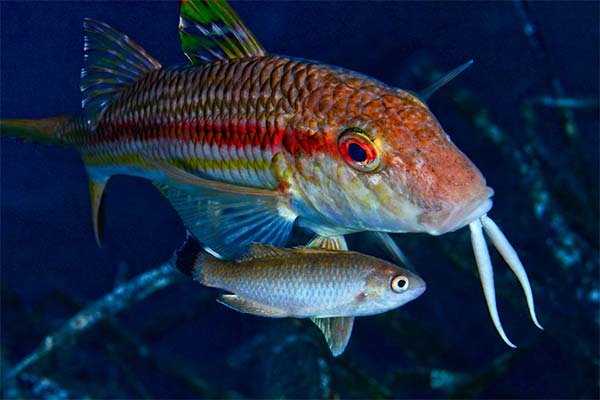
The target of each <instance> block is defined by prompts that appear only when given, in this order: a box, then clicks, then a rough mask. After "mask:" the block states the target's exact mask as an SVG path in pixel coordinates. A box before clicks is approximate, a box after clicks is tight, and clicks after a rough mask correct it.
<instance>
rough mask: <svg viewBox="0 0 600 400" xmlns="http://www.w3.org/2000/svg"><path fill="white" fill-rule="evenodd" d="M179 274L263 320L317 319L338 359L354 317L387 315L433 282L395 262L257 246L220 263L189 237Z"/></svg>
mask: <svg viewBox="0 0 600 400" xmlns="http://www.w3.org/2000/svg"><path fill="white" fill-rule="evenodd" d="M177 268H178V269H179V270H180V271H182V272H184V273H185V274H187V275H190V276H192V277H193V278H194V280H196V281H198V282H200V283H201V284H203V285H205V286H210V287H215V288H219V289H223V290H226V291H228V292H231V293H233V294H224V295H221V296H220V297H219V300H218V301H219V302H220V303H222V304H224V305H226V306H228V307H231V308H233V309H234V310H236V311H239V312H243V313H248V314H254V315H260V316H263V317H273V318H282V317H295V318H310V319H311V320H312V321H313V322H314V323H315V324H316V325H317V326H318V327H319V328H320V329H321V331H322V332H323V334H324V335H325V339H326V341H327V344H328V345H329V348H330V349H331V352H332V353H333V355H334V356H338V355H340V354H341V353H342V352H343V351H344V349H345V348H346V345H347V344H348V340H349V339H350V335H351V333H352V326H353V323H354V317H358V316H365V315H373V314H379V313H382V312H385V311H388V310H392V309H394V308H397V307H400V306H402V305H404V304H406V303H408V302H409V301H411V300H413V299H416V298H417V297H419V296H420V295H421V294H422V293H423V292H424V291H425V282H424V281H423V279H421V278H420V277H419V276H417V275H415V274H414V273H412V272H410V271H408V270H405V269H403V268H400V267H397V266H396V265H394V264H391V263H389V262H387V261H384V260H381V259H378V258H375V257H371V256H367V255H364V254H361V253H357V252H352V251H340V250H328V249H322V248H311V247H296V248H292V249H286V248H279V247H273V246H266V245H262V244H256V243H255V244H252V245H250V248H249V253H248V254H247V255H246V256H245V257H244V258H242V259H240V260H238V261H225V260H220V259H218V258H216V257H214V256H212V255H210V254H209V253H207V252H206V251H204V250H203V249H202V248H201V246H200V244H199V243H198V242H197V241H196V239H194V238H193V237H191V236H189V237H188V239H187V241H186V242H185V244H184V245H183V246H182V248H181V249H180V250H179V251H178V253H177Z"/></svg>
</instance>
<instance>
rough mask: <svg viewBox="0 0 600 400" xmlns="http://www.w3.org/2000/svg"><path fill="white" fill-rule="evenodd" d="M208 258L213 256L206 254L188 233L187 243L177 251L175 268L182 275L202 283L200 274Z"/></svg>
mask: <svg viewBox="0 0 600 400" xmlns="http://www.w3.org/2000/svg"><path fill="white" fill-rule="evenodd" d="M207 257H211V255H210V254H208V253H207V252H205V251H204V249H203V248H202V246H201V245H200V243H199V242H198V240H196V238H194V237H193V236H192V235H191V234H190V233H189V232H188V234H187V237H186V239H185V241H184V242H183V244H182V245H181V247H180V248H179V250H177V253H176V261H175V266H176V267H177V269H178V270H179V271H180V272H181V273H182V274H184V275H187V276H189V277H191V278H193V279H194V280H196V281H201V276H200V274H201V273H202V267H203V265H204V263H205V259H206V258H207Z"/></svg>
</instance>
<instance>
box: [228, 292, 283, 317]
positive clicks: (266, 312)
mask: <svg viewBox="0 0 600 400" xmlns="http://www.w3.org/2000/svg"><path fill="white" fill-rule="evenodd" d="M217 301H218V302H219V303H221V304H223V305H225V306H227V307H229V308H231V309H233V310H235V311H238V312H241V313H245V314H252V315H258V316H260V317H270V318H283V317H287V316H288V313H286V312H284V311H282V310H279V309H277V308H275V307H271V306H269V305H266V304H261V303H258V302H256V301H254V300H250V299H246V298H244V297H241V296H238V295H237V294H224V295H221V296H219V298H218V299H217Z"/></svg>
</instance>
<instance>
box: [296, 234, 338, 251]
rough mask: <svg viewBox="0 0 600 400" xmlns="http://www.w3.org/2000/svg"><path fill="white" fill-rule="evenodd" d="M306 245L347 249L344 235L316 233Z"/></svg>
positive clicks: (329, 248) (330, 248) (328, 248)
mask: <svg viewBox="0 0 600 400" xmlns="http://www.w3.org/2000/svg"><path fill="white" fill-rule="evenodd" d="M306 247H316V248H322V249H327V250H348V245H347V244H346V239H344V236H342V235H340V236H321V235H316V236H315V237H313V238H312V239H311V241H310V242H308V244H307V245H306Z"/></svg>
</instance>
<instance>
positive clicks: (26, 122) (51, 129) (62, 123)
mask: <svg viewBox="0 0 600 400" xmlns="http://www.w3.org/2000/svg"><path fill="white" fill-rule="evenodd" d="M70 119H71V116H70V115H58V116H55V117H48V118H41V119H4V120H0V136H2V137H14V138H18V139H23V140H26V141H31V142H38V143H46V144H55V145H65V144H66V143H65V142H64V141H63V139H62V138H61V133H62V132H63V131H64V129H65V127H66V125H67V123H68V122H69V120H70Z"/></svg>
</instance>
